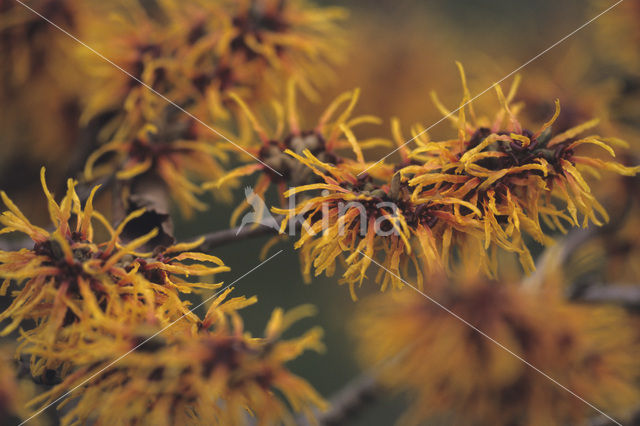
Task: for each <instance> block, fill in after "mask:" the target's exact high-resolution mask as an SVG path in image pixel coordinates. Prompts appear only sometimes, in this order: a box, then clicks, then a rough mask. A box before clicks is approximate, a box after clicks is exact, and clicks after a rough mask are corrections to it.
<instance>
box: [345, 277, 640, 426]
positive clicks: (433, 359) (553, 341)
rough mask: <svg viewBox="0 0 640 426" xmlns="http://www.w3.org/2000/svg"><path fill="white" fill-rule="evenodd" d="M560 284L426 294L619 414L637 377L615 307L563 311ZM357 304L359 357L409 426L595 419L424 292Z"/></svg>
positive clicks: (624, 323) (471, 286) (624, 324)
mask: <svg viewBox="0 0 640 426" xmlns="http://www.w3.org/2000/svg"><path fill="white" fill-rule="evenodd" d="M560 281H561V280H558V277H551V276H550V277H548V278H547V279H546V281H545V284H544V285H543V286H542V287H541V288H538V289H524V288H523V287H519V286H516V285H511V284H507V283H504V282H488V281H482V280H478V279H477V278H472V277H467V278H466V279H463V280H460V281H456V282H453V283H447V284H446V285H442V286H440V287H438V288H439V289H440V290H441V291H440V292H438V293H437V294H430V296H432V297H434V298H435V299H436V300H438V302H439V303H442V304H443V305H444V306H445V307H446V308H447V309H450V310H451V311H452V312H454V313H455V314H456V315H459V316H460V317H461V318H463V319H464V320H465V321H468V322H469V323H470V324H472V325H473V326H474V327H477V328H478V329H479V330H481V331H482V332H483V333H486V334H487V335H488V336H490V337H491V338H492V339H495V340H496V341H497V342H500V344H502V345H504V346H505V347H507V348H508V349H509V351H512V352H513V353H515V354H516V355H518V356H519V357H521V358H522V359H525V360H526V361H527V362H529V363H531V364H532V365H534V366H535V367H536V368H538V369H540V370H541V371H543V372H544V373H545V374H548V375H549V376H550V377H552V378H553V379H554V380H557V381H558V382H559V383H561V384H562V385H563V386H566V387H567V388H568V389H570V390H571V391H572V392H575V393H576V394H577V395H580V397H581V398H584V399H585V400H587V401H589V402H590V403H592V404H594V405H595V406H596V407H598V408H600V409H602V410H603V411H604V412H606V413H607V414H609V415H613V416H618V415H626V414H627V413H628V411H627V410H630V409H633V408H634V406H635V404H636V402H637V398H638V388H637V386H636V384H637V382H636V380H637V373H638V371H639V370H638V363H637V361H638V360H637V357H635V356H634V355H636V354H637V350H638V349H637V347H636V345H637V342H635V343H634V341H633V333H632V329H631V327H629V323H628V318H627V316H626V315H625V314H624V312H623V311H622V310H619V309H617V308H613V307H592V306H581V305H574V304H569V303H568V302H566V301H564V300H563V298H562V295H561V290H560V287H561V282H560ZM362 303H363V304H362V305H360V306H359V307H358V309H359V310H358V316H357V318H356V321H355V322H354V323H353V331H354V335H355V336H356V337H357V338H358V342H359V352H360V354H361V355H362V359H363V360H364V362H365V364H366V365H368V366H379V368H380V369H381V372H380V373H381V375H380V378H381V380H382V382H383V383H384V384H386V385H387V386H389V387H390V388H392V389H394V390H399V391H407V392H408V393H409V395H410V397H411V401H412V402H411V403H410V406H409V409H408V411H407V413H406V414H405V416H404V418H403V419H404V421H405V423H407V424H418V423H421V422H423V421H426V420H428V419H431V420H433V419H437V418H442V419H448V420H452V421H453V422H454V423H456V424H469V423H473V424H488V425H496V424H500V425H503V424H518V425H539V424H545V425H555V424H557V425H562V424H576V423H579V422H582V421H585V420H587V419H588V418H589V417H590V416H592V415H595V413H593V412H592V410H591V409H590V408H589V406H588V405H586V404H585V403H584V402H583V401H581V400H580V399H578V398H576V397H575V396H573V395H571V394H569V393H568V392H566V391H565V390H564V389H562V388H561V387H559V386H557V385H556V384H554V383H552V382H551V381H550V380H549V379H548V378H546V377H544V376H543V375H542V374H540V373H539V372H537V371H535V370H534V369H532V368H530V367H529V366H527V365H526V364H525V363H523V362H522V361H521V360H519V359H517V358H516V357H515V356H513V355H512V354H510V353H509V352H507V351H506V350H504V349H503V348H501V347H499V346H498V345H496V344H495V343H494V342H492V341H491V340H490V339H488V338H486V337H484V336H482V335H481V334H480V333H478V332H477V331H475V330H473V329H472V328H470V327H469V326H468V325H466V324H464V323H463V322H462V321H460V320H459V319H458V318H455V317H454V316H453V315H451V314H450V313H448V312H446V311H445V310H444V309H442V307H439V306H437V305H436V304H435V303H433V302H432V301H430V300H428V299H427V298H425V297H423V296H422V295H419V294H417V293H415V292H413V291H411V290H403V291H401V292H396V293H394V294H393V295H392V296H389V295H384V296H382V295H377V296H374V297H373V298H372V299H370V300H367V301H364V302H362ZM440 416H442V417H440Z"/></svg>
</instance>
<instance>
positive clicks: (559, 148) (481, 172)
mask: <svg viewBox="0 0 640 426" xmlns="http://www.w3.org/2000/svg"><path fill="white" fill-rule="evenodd" d="M458 65H459V68H460V72H461V76H462V81H463V86H464V93H465V95H464V98H463V100H462V103H461V108H460V112H459V114H458V116H457V117H456V116H450V118H451V120H452V121H453V122H454V123H455V124H456V127H457V129H458V138H457V139H452V140H447V141H442V142H434V141H430V140H429V139H428V137H426V136H425V135H424V134H423V135H420V136H421V137H418V138H417V139H416V142H417V144H418V147H417V148H415V149H413V150H412V152H411V153H410V154H409V156H410V157H411V158H413V159H414V160H417V161H418V162H420V163H421V164H420V165H410V166H407V167H405V168H403V169H402V170H401V171H400V173H401V174H402V176H403V177H404V178H405V179H407V180H408V184H409V185H410V186H411V187H413V188H414V190H413V194H412V199H413V201H414V202H428V201H433V200H438V199H439V198H440V197H443V196H445V197H452V198H457V199H460V200H465V201H467V202H468V203H470V204H471V205H473V206H475V207H476V208H477V209H478V210H480V211H481V212H482V221H483V227H484V233H485V237H484V243H485V248H487V249H488V248H489V247H490V246H491V245H494V244H495V245H497V246H499V247H501V248H503V249H505V250H507V251H512V252H515V253H518V255H519V256H520V261H521V263H522V265H523V267H524V268H525V269H526V270H527V271H531V270H533V269H534V264H533V259H532V257H531V255H530V253H529V249H528V248H527V246H526V244H525V242H524V234H527V235H529V236H531V237H533V239H535V240H536V241H537V242H539V243H541V244H548V243H549V242H550V241H551V239H550V237H548V236H547V235H545V233H544V232H543V229H542V226H541V224H540V219H542V221H543V222H544V223H545V225H546V226H548V227H549V228H550V229H552V230H559V231H562V232H566V230H565V226H567V225H568V226H583V227H586V226H587V225H588V223H589V222H592V223H594V224H596V225H601V224H602V223H603V222H604V221H607V220H608V216H607V214H606V212H605V210H604V208H603V207H602V205H601V204H600V203H599V202H598V201H597V200H596V198H595V197H594V196H593V194H592V193H591V189H590V187H589V185H588V184H587V182H586V180H585V177H584V174H585V173H586V174H588V175H592V176H595V177H599V176H600V172H601V171H613V172H616V173H619V174H622V175H625V176H633V175H635V174H636V173H637V172H638V171H639V170H640V167H625V166H623V165H621V164H619V163H617V162H614V161H604V160H601V159H600V158H597V157H595V156H593V155H588V154H585V155H578V153H577V151H579V149H578V148H579V147H580V146H582V145H588V144H590V145H595V146H597V147H600V148H602V149H604V150H605V151H607V152H608V153H609V154H610V155H611V156H615V153H614V151H613V148H611V146H610V145H624V142H622V141H620V140H618V139H615V138H603V137H600V136H597V135H592V136H582V137H580V135H581V134H582V133H583V132H585V131H586V130H588V129H590V128H593V127H594V126H596V125H597V124H598V120H591V121H588V122H586V123H583V124H581V125H578V126H575V127H572V128H569V129H558V130H555V129H554V131H552V130H551V126H552V125H553V124H554V122H555V120H556V118H557V117H558V116H559V114H560V104H559V102H558V101H556V111H555V114H554V115H553V117H551V118H550V119H549V121H547V122H546V123H544V125H542V126H541V127H540V128H539V129H538V130H537V131H535V132H532V131H529V130H527V129H524V128H523V127H522V126H521V124H520V123H519V121H518V120H517V118H516V114H517V112H518V110H519V109H520V107H521V106H522V105H520V104H516V105H511V102H512V99H513V98H514V96H515V93H516V88H517V81H516V83H515V84H514V85H513V86H512V87H511V90H510V92H509V94H508V95H507V96H506V97H505V96H504V95H503V93H502V91H501V89H500V87H499V86H496V90H497V93H498V99H499V100H500V102H501V105H502V108H501V110H500V111H499V112H498V114H497V115H496V118H495V120H493V122H489V120H487V119H486V118H483V117H476V115H475V111H474V109H473V107H472V106H471V104H469V105H466V106H465V104H466V103H467V102H468V101H469V100H470V94H469V90H468V89H467V86H466V80H465V77H464V72H463V70H462V66H461V65H460V64H458ZM435 100H436V104H437V105H438V107H439V108H440V109H441V110H442V111H443V113H445V114H448V111H447V110H446V108H444V106H442V105H441V104H440V103H439V102H438V101H437V98H436V99H435ZM467 114H468V115H469V116H470V117H471V120H470V121H469V120H467ZM505 119H506V123H505ZM556 200H557V201H559V202H561V203H564V206H558V202H556ZM579 214H580V215H581V216H582V217H581V218H579Z"/></svg>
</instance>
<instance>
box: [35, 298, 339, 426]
mask: <svg viewBox="0 0 640 426" xmlns="http://www.w3.org/2000/svg"><path fill="white" fill-rule="evenodd" d="M230 291H231V289H229V290H227V291H225V292H224V293H223V294H221V295H220V296H218V297H217V298H216V299H215V300H214V301H213V302H212V305H211V307H210V309H209V311H208V312H207V314H206V315H205V317H204V319H203V320H202V322H201V323H200V324H199V327H198V328H197V329H195V330H193V329H190V328H189V325H188V323H176V324H175V326H173V327H171V328H167V329H166V331H164V329H161V328H160V324H158V323H157V322H153V321H149V322H146V323H145V322H139V321H137V320H135V319H134V320H131V319H130V318H127V317H126V316H124V317H120V318H117V319H114V321H112V322H110V323H109V324H96V326H97V327H99V328H100V330H101V331H100V332H95V331H93V330H94V329H93V328H89V329H88V330H87V329H83V331H84V338H83V339H82V340H80V341H78V342H77V343H76V344H74V345H65V344H58V345H55V346H52V347H49V348H46V349H45V347H44V346H43V345H42V344H38V343H39V342H37V341H32V342H31V343H32V344H34V346H32V347H31V351H32V352H33V353H35V354H37V355H40V356H46V357H49V358H53V359H60V360H67V359H70V358H71V359H74V362H75V364H76V366H77V369H76V370H75V371H74V372H73V373H72V374H70V375H69V376H67V378H66V379H65V380H63V382H62V383H61V384H60V385H58V386H56V387H54V388H53V389H51V391H49V392H47V393H45V394H42V395H41V396H39V397H38V398H36V399H34V400H33V401H32V402H31V404H46V403H49V402H51V401H52V400H54V399H55V398H57V397H58V396H59V395H60V394H61V393H63V392H64V391H66V390H67V389H70V388H74V387H76V386H82V389H81V390H80V389H79V390H78V392H75V393H74V394H73V395H71V396H70V398H69V400H68V401H67V402H66V403H68V404H72V408H71V409H69V410H68V412H67V413H66V414H65V415H64V416H63V417H62V419H61V420H62V424H64V425H67V424H84V423H86V422H93V421H96V420H97V421H98V422H99V423H100V424H102V423H104V424H113V423H117V424H120V423H125V424H130V423H138V422H145V423H146V422H151V423H153V424H158V425H171V424H203V425H204V424H212V423H215V424H221V425H244V424H246V423H247V421H248V420H249V418H250V417H255V418H256V419H257V420H258V421H259V423H260V424H281V423H284V424H295V422H294V417H293V415H292V412H293V413H296V414H300V415H303V416H308V417H309V418H313V410H318V409H324V408H326V403H325V402H324V400H323V399H322V397H321V396H320V395H318V394H317V393H316V392H315V390H314V389H313V388H312V387H311V386H310V385H309V384H308V383H307V382H306V381H304V380H303V379H301V378H299V377H297V376H296V375H294V374H293V373H291V372H290V371H289V370H288V369H287V368H286V367H284V364H285V363H286V362H288V361H290V360H292V359H294V358H296V357H297V356H299V355H300V354H301V353H302V352H304V351H306V350H316V351H320V350H322V349H323V345H322V343H321V342H320V338H321V337H322V333H321V330H319V329H317V328H316V329H312V330H310V331H308V332H307V333H305V334H304V335H302V336H300V337H298V338H294V339H290V340H282V339H281V335H282V333H283V332H284V331H285V330H286V329H287V328H288V327H289V326H290V325H291V324H292V323H293V322H295V321H297V320H299V319H300V318H303V317H305V316H308V315H309V314H311V313H313V310H312V309H311V308H310V307H309V306H301V307H299V308H297V309H294V310H292V311H290V312H288V313H284V312H283V311H282V310H276V311H274V313H273V314H272V316H271V319H270V320H269V321H268V322H267V325H266V329H265V334H264V336H263V337H260V338H254V337H251V336H250V335H249V334H248V333H247V332H245V331H244V329H243V325H242V320H241V319H240V317H239V315H238V313H237V310H238V309H240V308H242V307H244V306H247V305H250V304H252V303H255V302H256V299H255V298H251V299H245V298H244V297H240V298H232V299H228V298H227V296H228V294H229V292H230ZM72 327H78V325H73V326H72ZM160 330H163V333H162V335H161V336H160V335H158V336H155V335H156V334H158V333H159V331H160ZM134 348H135V350H134V351H133V352H131V353H129V354H127V355H126V356H125V357H122V355H123V354H125V353H128V352H129V351H131V350H132V349H134ZM120 357H122V359H121V361H119V362H118V363H117V365H114V366H110V364H111V363H112V361H113V360H114V359H119V358H120Z"/></svg>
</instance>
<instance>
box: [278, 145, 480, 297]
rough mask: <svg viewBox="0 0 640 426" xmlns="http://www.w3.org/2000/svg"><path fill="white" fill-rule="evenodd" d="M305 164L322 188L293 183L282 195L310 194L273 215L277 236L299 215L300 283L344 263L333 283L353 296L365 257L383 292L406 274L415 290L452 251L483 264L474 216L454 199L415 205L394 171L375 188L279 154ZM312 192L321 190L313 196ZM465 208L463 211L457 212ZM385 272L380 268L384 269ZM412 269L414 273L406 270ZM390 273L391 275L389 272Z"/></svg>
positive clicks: (306, 156)
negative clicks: (376, 266)
mask: <svg viewBox="0 0 640 426" xmlns="http://www.w3.org/2000/svg"><path fill="white" fill-rule="evenodd" d="M286 152H287V153H288V154H289V155H291V156H292V157H294V158H296V159H297V160H298V161H300V162H301V163H302V164H304V165H306V166H307V167H309V169H310V170H312V171H313V172H314V173H315V174H316V175H317V176H318V177H320V178H321V179H322V181H321V182H322V183H314V184H308V185H303V186H298V187H295V188H292V189H290V190H289V191H287V192H286V193H285V196H287V197H291V196H294V195H296V194H299V193H309V194H311V195H309V197H308V198H306V199H303V200H302V201H301V202H299V203H297V204H296V205H295V207H294V208H290V209H278V208H273V209H272V210H273V211H274V212H276V213H281V214H284V215H285V217H284V219H283V220H282V227H281V231H284V230H285V229H286V227H287V226H289V227H291V226H292V225H291V224H290V222H291V221H292V219H293V218H295V217H297V216H300V215H302V216H303V217H304V222H303V223H302V228H301V232H302V235H301V237H300V239H299V240H298V241H297V242H296V244H295V247H296V248H297V249H300V250H301V258H302V268H303V274H304V276H305V279H306V280H307V281H308V280H309V278H310V275H311V267H312V266H313V268H314V269H315V275H319V274H321V273H323V272H325V273H326V274H327V275H328V276H331V275H333V273H334V272H335V267H336V264H337V263H338V262H341V263H343V264H345V265H346V271H345V272H344V274H343V277H342V279H341V281H340V283H347V284H348V285H349V290H350V293H351V296H352V298H353V299H356V295H355V286H356V285H361V284H362V282H363V280H364V279H365V277H366V273H367V270H368V268H369V267H370V266H371V263H372V260H375V259H376V258H378V261H379V262H380V263H381V264H382V265H383V266H384V268H381V269H380V270H379V272H378V273H377V275H376V281H377V282H380V284H381V288H382V290H385V289H386V288H387V287H388V286H390V285H391V286H392V287H394V288H401V287H403V283H402V281H401V280H400V279H398V275H401V274H402V275H407V274H408V272H409V271H413V272H415V273H416V275H417V281H418V286H419V287H420V288H422V286H423V281H424V278H425V277H429V276H431V275H438V274H442V273H444V271H445V265H447V266H448V265H449V263H450V262H451V261H452V259H453V256H452V250H453V247H454V246H455V247H456V248H457V249H458V252H459V255H460V256H461V257H462V258H463V259H464V260H465V261H467V262H470V263H471V264H476V265H478V266H479V267H482V266H483V262H486V261H487V260H486V259H485V253H484V250H482V246H481V242H482V241H481V237H482V232H481V223H480V221H479V220H478V218H479V217H480V212H479V211H478V210H477V209H476V208H475V207H474V206H473V205H470V204H469V203H468V202H466V201H463V200H461V199H456V198H453V197H441V198H440V199H438V200H430V201H426V202H422V201H421V202H420V203H414V202H413V201H412V199H411V188H409V187H407V185H406V181H405V182H402V181H401V180H400V175H399V174H395V175H394V177H393V178H392V179H391V181H390V182H388V183H385V184H379V183H377V182H376V181H374V180H373V179H372V178H371V177H370V176H369V175H366V174H363V175H361V176H360V177H358V176H356V175H355V174H354V173H352V172H351V171H350V170H349V169H345V168H342V167H340V165H338V166H333V165H331V164H328V163H325V162H322V161H320V160H319V159H318V158H316V157H315V156H314V155H313V154H312V153H311V152H310V151H309V150H305V151H304V152H303V156H300V155H298V154H296V153H294V152H292V151H289V150H288V151H286ZM318 191H323V192H322V193H321V194H317V192H318ZM464 208H466V209H468V210H471V212H470V213H463V212H462V210H461V209H464ZM385 268H386V269H385ZM411 268H413V269H411ZM388 271H391V272H388Z"/></svg>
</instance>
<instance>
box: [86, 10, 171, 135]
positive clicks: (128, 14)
mask: <svg viewBox="0 0 640 426" xmlns="http://www.w3.org/2000/svg"><path fill="white" fill-rule="evenodd" d="M84 19H85V20H86V22H87V25H86V28H85V30H84V31H83V34H82V39H83V42H85V43H86V44H87V45H88V46H90V47H91V48H92V49H94V50H95V51H97V52H99V53H100V55H104V57H106V58H107V59H108V60H109V61H110V62H109V61H105V60H104V59H103V58H102V57H100V56H98V55H96V53H95V52H93V51H92V50H90V49H87V48H86V47H84V46H77V50H76V56H77V58H78V61H79V63H80V64H81V66H82V70H83V72H84V73H85V74H86V75H87V77H88V78H89V82H90V84H91V86H90V87H89V88H88V89H87V90H84V93H83V95H84V97H83V103H84V105H83V112H82V121H83V122H84V123H86V122H88V121H89V120H90V119H92V118H95V117H98V116H101V115H102V116H103V117H113V115H114V113H115V115H116V120H115V121H114V120H112V122H111V124H110V125H109V126H107V127H106V128H105V129H103V134H102V137H103V138H105V137H108V136H109V135H110V134H111V133H112V132H113V130H114V127H116V126H117V125H118V124H119V123H120V121H121V119H122V118H123V115H124V116H127V117H128V118H129V120H130V121H132V122H135V121H136V120H141V119H142V117H144V116H145V114H148V111H149V109H150V108H154V107H156V108H157V106H158V105H162V106H164V105H165V104H166V101H164V100H162V99H161V98H159V97H158V96H157V95H156V94H154V93H153V92H152V91H150V90H149V89H148V88H147V87H145V86H144V85H146V86H148V87H151V88H153V89H154V90H156V91H158V92H160V93H162V94H163V95H165V96H167V97H169V98H172V96H174V95H175V93H174V92H173V86H172V84H171V81H170V80H169V79H170V77H171V76H173V75H174V74H175V71H174V70H175V67H176V63H175V61H174V60H172V56H171V52H172V50H171V49H172V46H171V45H170V44H169V43H168V42H169V40H170V38H169V34H168V33H167V31H166V28H165V26H163V25H162V24H161V23H160V22H158V21H156V20H155V19H153V18H152V17H150V16H149V14H148V13H147V11H145V9H144V8H143V7H142V5H141V4H140V3H139V2H137V1H134V2H131V1H121V0H109V1H105V2H101V3H94V4H92V5H91V7H90V8H89V9H88V12H87V15H86V16H85V17H84ZM113 64H116V65H117V66H114V65H113ZM123 70H124V71H125V72H123ZM131 76H133V77H134V78H135V79H134V78H131ZM140 82H142V83H144V85H143V84H141V83H140ZM178 103H179V102H178ZM123 110H124V114H123Z"/></svg>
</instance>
